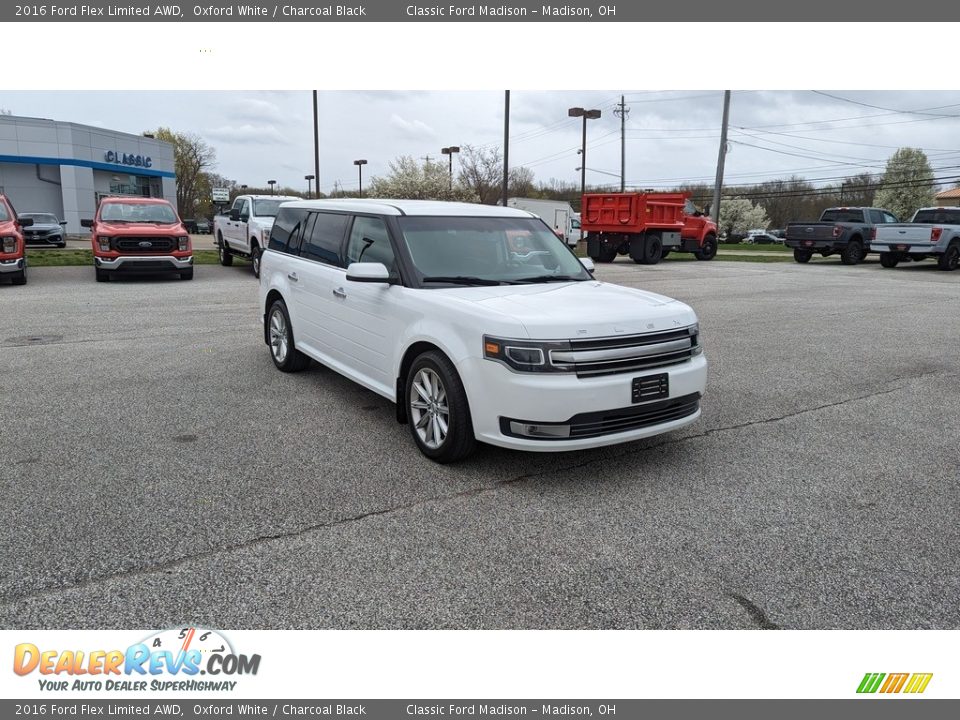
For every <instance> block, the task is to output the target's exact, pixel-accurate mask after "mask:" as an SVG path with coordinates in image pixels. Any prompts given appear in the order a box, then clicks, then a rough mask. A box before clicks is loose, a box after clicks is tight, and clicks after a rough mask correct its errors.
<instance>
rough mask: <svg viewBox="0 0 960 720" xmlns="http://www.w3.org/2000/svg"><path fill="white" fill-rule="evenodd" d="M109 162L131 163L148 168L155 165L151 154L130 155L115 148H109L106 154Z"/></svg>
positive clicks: (131, 164) (131, 165) (132, 165)
mask: <svg viewBox="0 0 960 720" xmlns="http://www.w3.org/2000/svg"><path fill="white" fill-rule="evenodd" d="M104 157H105V158H106V160H107V162H108V163H117V164H118V165H129V166H130V167H143V168H148V167H151V166H152V165H153V160H152V159H151V158H150V156H149V155H130V154H127V153H119V152H116V151H114V150H107V152H106V154H105V155H104Z"/></svg>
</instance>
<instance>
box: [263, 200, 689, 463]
mask: <svg viewBox="0 0 960 720" xmlns="http://www.w3.org/2000/svg"><path fill="white" fill-rule="evenodd" d="M261 267H262V270H261V277H260V307H261V310H262V312H263V320H264V341H265V342H266V343H267V344H268V345H269V347H270V351H271V354H272V357H273V361H274V364H275V365H276V366H277V367H278V368H279V369H280V370H283V371H287V372H290V371H295V370H302V369H303V368H305V367H306V366H307V365H308V364H309V362H310V359H311V358H312V359H314V360H317V361H318V362H320V363H322V364H323V365H326V366H328V367H330V368H332V369H334V370H336V371H337V372H339V373H342V374H343V375H345V376H346V377H348V378H350V379H352V380H354V381H356V382H357V383H359V384H361V385H363V386H364V387H367V388H369V389H370V390H373V391H374V392H376V393H379V394H380V395H383V396H384V397H386V398H389V399H390V400H392V401H394V402H395V403H396V405H397V419H398V420H399V421H400V422H405V423H409V425H410V428H411V434H412V435H413V439H414V441H415V442H416V444H417V446H418V447H419V448H420V450H421V451H422V452H423V453H424V454H425V455H426V456H427V457H429V458H431V459H433V460H436V461H438V462H452V461H455V460H458V459H460V458H463V457H465V456H466V455H467V454H469V453H470V451H471V450H472V449H473V447H474V445H475V443H476V442H477V441H480V442H485V443H490V444H492V445H499V446H502V447H507V448H515V449H518V450H537V451H556V450H577V449H581V448H592V447H599V446H602V445H612V444H615V443H622V442H627V441H630V440H636V439H639V438H644V437H648V436H651V435H656V434H659V433H663V432H667V431H670V430H675V429H677V428H680V427H683V426H685V425H688V424H690V423H692V422H694V421H695V420H696V419H697V418H698V417H699V416H700V398H701V396H702V395H703V392H704V389H705V386H706V377H707V362H706V359H705V358H704V356H703V352H702V346H701V343H700V331H699V326H698V324H697V317H696V315H695V314H694V312H693V310H691V309H690V308H689V307H688V306H687V305H684V304H683V303H681V302H678V301H676V300H672V299H670V298H667V297H663V296H661V295H655V294H653V293H648V292H643V291H641V290H636V289H632V288H626V287H622V286H619V285H611V284H609V283H604V282H599V281H597V280H595V279H594V278H593V276H592V275H591V272H590V270H592V263H591V261H589V260H585V261H581V260H579V259H577V257H576V256H575V255H574V254H573V252H572V251H571V250H570V249H569V248H567V247H566V246H565V245H564V244H563V242H561V241H560V240H559V239H558V238H557V236H556V235H554V233H553V232H552V231H551V230H550V228H548V227H547V226H546V225H544V223H543V222H542V221H541V220H540V219H538V218H536V217H535V216H533V215H531V214H530V213H527V212H524V211H522V210H515V209H513V208H502V207H491V206H485V205H471V204H462V203H442V202H430V201H412V200H397V201H393V200H369V201H367V200H312V201H299V202H290V203H285V204H283V205H282V206H281V208H280V211H279V213H278V215H277V219H276V222H275V223H274V225H273V230H272V233H271V236H270V244H269V247H268V249H267V251H266V252H265V253H264V255H263V260H262V266H261Z"/></svg>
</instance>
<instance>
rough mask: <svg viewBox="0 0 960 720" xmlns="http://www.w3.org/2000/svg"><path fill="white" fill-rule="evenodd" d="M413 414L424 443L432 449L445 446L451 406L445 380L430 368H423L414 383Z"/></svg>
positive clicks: (411, 401) (412, 396)
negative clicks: (444, 384) (448, 401)
mask: <svg viewBox="0 0 960 720" xmlns="http://www.w3.org/2000/svg"><path fill="white" fill-rule="evenodd" d="M410 415H411V418H410V419H411V421H412V422H413V427H414V430H415V431H416V433H417V435H418V436H419V438H420V441H421V442H422V443H423V444H424V445H426V446H427V447H428V448H430V449H431V450H436V449H437V448H439V447H440V446H441V445H443V442H444V440H446V439H447V431H448V430H449V428H450V408H449V406H448V405H447V391H446V389H445V388H444V387H443V382H442V381H441V380H440V376H439V375H438V374H437V373H435V372H434V371H433V370H431V369H430V368H421V369H420V371H419V372H418V373H417V374H416V376H415V377H414V379H413V382H412V383H411V387H410Z"/></svg>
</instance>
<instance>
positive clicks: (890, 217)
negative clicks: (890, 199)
mask: <svg viewBox="0 0 960 720" xmlns="http://www.w3.org/2000/svg"><path fill="white" fill-rule="evenodd" d="M883 219H884V221H885V222H888V223H895V222H899V221H898V220H897V218H896V217H895V216H893V215H891V214H890V213H888V212H885V213H883Z"/></svg>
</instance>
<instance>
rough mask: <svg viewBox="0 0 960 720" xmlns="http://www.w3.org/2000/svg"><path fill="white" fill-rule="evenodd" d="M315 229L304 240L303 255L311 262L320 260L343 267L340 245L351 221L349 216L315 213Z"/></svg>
mask: <svg viewBox="0 0 960 720" xmlns="http://www.w3.org/2000/svg"><path fill="white" fill-rule="evenodd" d="M315 214H316V216H317V217H316V219H315V220H314V221H313V228H311V231H310V234H309V235H305V236H304V239H303V249H302V251H301V254H302V255H303V256H304V257H307V258H310V259H311V260H319V261H320V262H322V263H326V264H327V265H335V266H337V267H342V266H343V263H342V262H341V261H340V243H341V242H343V235H344V232H346V229H347V222H348V220H349V219H350V218H349V216H347V215H334V214H332V213H315Z"/></svg>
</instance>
